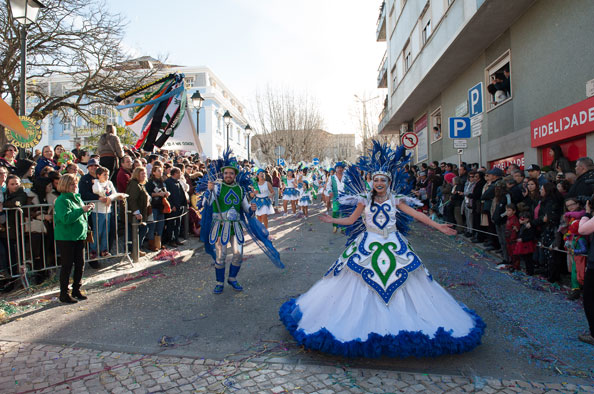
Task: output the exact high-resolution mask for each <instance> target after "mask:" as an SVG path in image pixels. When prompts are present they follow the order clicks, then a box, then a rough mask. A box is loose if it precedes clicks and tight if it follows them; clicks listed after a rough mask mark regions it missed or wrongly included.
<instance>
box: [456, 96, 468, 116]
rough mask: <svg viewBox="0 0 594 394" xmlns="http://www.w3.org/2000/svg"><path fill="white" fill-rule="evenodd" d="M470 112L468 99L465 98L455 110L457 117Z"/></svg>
mask: <svg viewBox="0 0 594 394" xmlns="http://www.w3.org/2000/svg"><path fill="white" fill-rule="evenodd" d="M467 113H468V101H466V100H464V101H463V102H461V103H460V104H458V105H457V106H456V110H455V111H454V114H455V115H456V117H457V118H460V117H462V116H464V115H466V114H467Z"/></svg>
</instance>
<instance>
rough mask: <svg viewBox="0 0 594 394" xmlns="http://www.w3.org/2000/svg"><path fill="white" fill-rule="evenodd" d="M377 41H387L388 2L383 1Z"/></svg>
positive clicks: (378, 21) (378, 19)
mask: <svg viewBox="0 0 594 394" xmlns="http://www.w3.org/2000/svg"><path fill="white" fill-rule="evenodd" d="M375 34H376V38H377V41H386V2H385V1H384V2H382V5H381V7H380V14H379V18H377V30H376V33H375Z"/></svg>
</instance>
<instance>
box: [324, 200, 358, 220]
mask: <svg viewBox="0 0 594 394" xmlns="http://www.w3.org/2000/svg"><path fill="white" fill-rule="evenodd" d="M364 209H365V204H364V203H362V202H360V203H359V204H357V208H355V210H354V211H353V213H352V214H351V216H349V217H348V218H341V219H339V218H333V217H332V216H328V215H325V214H324V215H321V216H320V220H321V221H322V222H324V223H333V224H338V225H341V226H350V225H351V224H353V223H355V222H356V221H357V219H359V216H361V213H362V212H363V210H364Z"/></svg>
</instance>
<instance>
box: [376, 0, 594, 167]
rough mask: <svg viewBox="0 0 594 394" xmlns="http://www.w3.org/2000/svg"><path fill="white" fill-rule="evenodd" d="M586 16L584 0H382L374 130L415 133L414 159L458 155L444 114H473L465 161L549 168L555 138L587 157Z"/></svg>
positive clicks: (592, 144) (592, 149) (591, 111)
mask: <svg viewBox="0 0 594 394" xmlns="http://www.w3.org/2000/svg"><path fill="white" fill-rule="evenodd" d="M592 15H594V2H592V1H589V0H575V1H568V2H559V1H557V0H513V1H507V0H386V1H385V2H384V3H383V6H382V8H381V10H380V16H379V19H378V25H377V37H376V38H377V41H379V42H384V41H385V42H386V43H387V49H386V54H385V57H384V59H383V60H382V62H381V63H380V68H379V73H378V87H380V88H386V89H387V97H386V98H387V100H386V104H385V107H384V110H383V111H382V114H381V115H380V118H381V119H380V125H379V132H380V134H395V135H398V136H399V137H401V136H402V134H404V133H405V132H413V133H415V134H416V137H417V140H418V144H417V146H416V147H415V148H414V158H415V161H416V162H417V163H420V162H424V161H434V160H437V161H446V162H458V159H459V156H458V153H459V151H458V149H456V148H454V144H453V139H451V138H450V137H449V134H450V128H449V118H451V117H471V118H472V119H473V122H472V123H473V124H474V126H473V128H472V134H471V135H472V137H471V138H468V139H466V145H467V148H464V149H463V150H462V151H461V160H462V161H465V162H480V163H481V164H482V165H486V166H487V167H488V168H489V167H493V166H499V167H505V166H507V165H509V164H510V163H515V164H520V165H521V166H523V164H524V163H526V166H528V165H529V164H532V163H534V164H540V165H541V166H546V165H548V164H550V162H551V160H552V159H551V156H550V154H549V153H550V150H551V147H552V146H554V145H559V146H560V147H561V148H562V151H563V152H564V154H565V155H566V156H568V157H569V159H570V161H575V160H576V159H577V158H579V157H583V156H590V157H593V156H594V101H593V100H594V98H592V97H591V96H593V95H594V81H592V80H593V79H594V68H593V67H592V64H594V47H592V45H591V37H593V36H594V25H593V24H592V23H591V16H592ZM501 78H503V79H501ZM494 81H495V82H497V84H493V82H494ZM501 81H503V82H506V83H507V88H504V89H501V88H500V86H502V85H501V84H500V82H501ZM489 85H492V86H491V87H489ZM496 87H499V88H496ZM489 89H492V91H489ZM481 104H482V105H481ZM590 115H591V116H590ZM559 119H561V120H559ZM567 119H569V121H568V120H567ZM555 122H557V123H555ZM479 134H480V135H479Z"/></svg>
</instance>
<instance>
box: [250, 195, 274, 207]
mask: <svg viewBox="0 0 594 394" xmlns="http://www.w3.org/2000/svg"><path fill="white" fill-rule="evenodd" d="M252 201H253V202H254V203H255V204H256V207H258V209H260V208H262V207H271V206H272V201H270V198H268V197H255V198H254V199H253V200H252Z"/></svg>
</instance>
